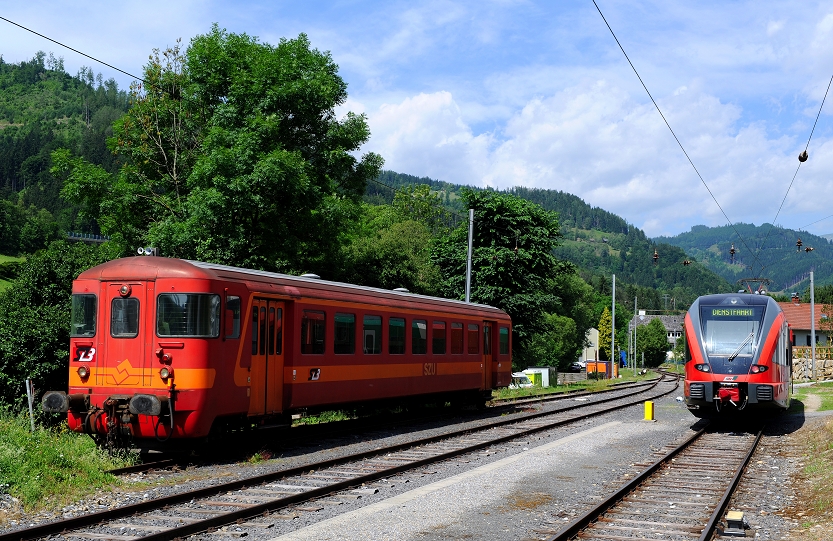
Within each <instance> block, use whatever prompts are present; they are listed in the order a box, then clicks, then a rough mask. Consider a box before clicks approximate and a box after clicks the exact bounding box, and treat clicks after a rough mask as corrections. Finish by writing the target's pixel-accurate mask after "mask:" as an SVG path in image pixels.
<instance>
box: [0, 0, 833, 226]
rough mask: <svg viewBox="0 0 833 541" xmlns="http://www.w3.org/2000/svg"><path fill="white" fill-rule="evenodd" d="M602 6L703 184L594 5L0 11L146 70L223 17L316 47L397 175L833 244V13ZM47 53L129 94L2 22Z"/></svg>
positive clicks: (610, 0)
mask: <svg viewBox="0 0 833 541" xmlns="http://www.w3.org/2000/svg"><path fill="white" fill-rule="evenodd" d="M596 1H597V3H598V5H599V8H600V9H601V11H602V13H604V16H605V18H606V19H607V21H608V23H609V24H610V25H611V27H612V28H613V31H614V32H615V33H616V36H617V37H618V39H619V41H620V42H621V43H622V46H623V47H624V49H625V51H626V52H627V54H628V57H629V58H630V60H631V62H633V64H634V66H635V67H636V69H637V71H638V72H639V75H640V76H641V78H642V80H643V81H644V83H645V85H646V86H647V88H648V90H649V91H650V93H651V95H652V96H653V97H654V99H655V101H656V103H657V104H658V105H659V107H660V109H661V110H662V113H663V115H664V116H665V118H666V119H667V120H668V122H669V124H670V125H671V127H672V128H673V130H674V132H675V133H676V136H677V138H678V139H679V141H680V143H681V144H682V146H683V147H684V148H685V151H686V152H687V153H688V156H689V157H690V158H691V161H692V162H693V164H694V166H695V167H696V169H697V171H699V173H700V175H701V176H702V180H701V179H700V177H698V174H697V172H696V171H695V169H694V168H693V167H692V165H691V163H689V161H688V159H687V158H686V155H685V154H684V153H683V151H682V150H681V149H680V146H679V145H678V144H677V142H676V141H675V138H674V136H673V135H672V134H671V132H670V131H669V129H668V127H666V125H665V123H664V122H663V119H662V117H661V116H660V114H659V113H658V112H657V109H656V108H655V107H654V105H653V103H652V102H651V99H650V97H649V96H648V94H647V93H646V91H645V89H644V88H643V87H642V85H641V84H640V82H639V79H638V78H637V76H636V75H635V74H634V72H633V70H632V69H631V67H630V65H629V64H628V61H627V60H626V59H625V57H624V55H623V54H622V52H621V50H620V49H619V47H618V46H617V44H616V41H615V40H614V39H613V37H612V35H611V33H610V31H609V30H608V29H607V27H606V26H605V23H604V21H603V20H602V17H601V16H600V14H599V12H598V11H597V10H596V7H595V6H594V4H593V1H592V0H558V1H540V2H538V1H515V0H491V1H490V0H478V1H453V0H436V1H428V2H416V1H400V0H389V1H385V2H379V1H376V2H373V1H358V0H356V1H350V0H343V1H338V0H336V1H330V2H318V1H306V2H296V1H282V0H274V1H268V2H267V1H262V0H261V1H240V0H238V1H236V2H224V1H219V0H218V1H196V0H181V1H177V2H170V1H167V2H161V1H158V0H145V1H143V2H141V3H135V2H133V3H124V4H121V3H114V2H102V1H98V0H87V1H84V2H79V1H67V0H64V1H55V0H28V1H27V2H19V1H14V2H12V1H10V0H0V16H2V17H5V18H7V19H10V20H12V21H14V22H16V23H19V24H21V25H23V26H26V27H28V28H31V29H32V30H35V31H37V32H39V33H41V34H44V35H46V36H49V37H51V38H53V39H55V40H58V41H60V42H63V43H65V44H67V45H69V46H71V47H73V48H75V49H78V50H80V51H83V52H85V53H87V54H89V55H91V56H94V57H96V58H99V59H101V60H103V61H105V62H107V63H109V64H112V65H113V66H116V67H118V68H120V69H122V70H124V71H126V72H128V73H132V74H136V75H139V74H141V71H142V67H143V65H144V64H145V63H146V62H147V60H148V56H149V55H150V54H151V52H152V50H153V49H154V48H161V49H164V48H165V47H167V46H170V45H174V44H175V43H176V40H177V39H178V38H181V39H182V42H183V43H184V44H187V43H188V42H189V41H190V39H191V38H192V37H194V36H196V35H199V34H203V33H206V32H208V31H209V30H210V28H211V25H212V23H217V24H218V25H219V26H220V27H221V28H225V29H227V30H228V31H229V32H235V33H244V32H245V33H246V34H248V35H250V36H256V37H258V38H259V39H260V40H261V41H262V42H267V43H272V44H275V43H277V42H278V41H279V40H280V39H281V38H294V37H297V36H298V34H299V33H305V34H306V35H307V36H309V39H310V41H311V43H312V45H313V47H315V48H317V49H319V50H322V51H329V52H330V53H331V55H332V57H333V59H334V61H335V62H336V63H337V64H338V66H339V74H340V75H341V77H342V78H343V79H344V80H345V81H346V82H347V84H348V93H349V98H348V100H347V102H346V103H345V104H343V105H342V106H340V107H339V109H338V110H337V113H338V114H339V115H343V114H346V113H347V111H353V112H356V113H363V114H365V115H366V117H367V120H368V123H369V125H370V129H371V133H372V135H371V138H370V140H369V141H368V143H367V144H366V145H365V146H364V147H363V148H362V150H361V152H369V151H372V152H377V153H379V154H381V155H382V157H383V158H384V159H385V168H386V169H390V170H393V171H397V172H399V173H407V174H411V175H417V176H427V177H431V178H434V179H438V180H444V181H447V182H452V183H458V184H468V185H472V186H491V187H494V188H497V189H505V188H510V187H512V186H527V187H531V188H544V189H553V190H561V191H564V192H568V193H572V194H575V195H577V196H579V197H581V198H582V199H583V200H585V201H586V202H587V203H589V204H591V205H593V206H598V207H601V208H603V209H605V210H608V211H610V212H613V213H615V214H618V215H620V216H622V217H623V218H624V219H626V220H627V221H628V222H629V223H632V224H634V225H636V226H637V227H639V228H642V229H643V230H644V231H645V232H646V233H647V234H648V235H649V236H652V237H653V236H659V235H675V234H678V233H681V232H685V231H688V230H689V229H690V228H691V227H692V226H694V225H698V224H705V225H710V226H720V225H726V224H727V223H728V222H729V221H731V222H733V223H736V222H745V223H754V224H756V225H760V224H762V223H775V224H778V225H782V226H784V227H791V228H795V229H803V230H806V231H809V232H811V233H815V234H826V233H833V91H831V95H829V96H828V97H827V101H826V103H825V105H824V108H823V109H822V112H821V116H820V117H819V119H818V124H817V125H816V127H815V131H814V133H813V136H812V139H811V140H810V144H809V148H808V152H809V155H810V158H809V160H808V161H807V162H805V163H803V164H802V165H801V167H800V168H798V166H799V161H798V159H797V156H798V154H799V153H800V152H801V151H802V150H803V149H804V148H805V146H806V145H807V142H808V139H810V133H811V130H812V129H813V124H814V122H815V120H816V115H817V114H818V112H819V107H820V105H821V103H822V99H823V98H824V96H825V91H826V89H827V87H828V83H829V82H830V81H831V76H833V0H826V1H816V2H800V3H799V2H783V1H770V0H755V1H754V2H753V1H731V0H720V1H712V0H701V1H698V2H691V1H690V0H687V1H680V0H661V1H660V0H628V1H623V0H596ZM39 50H42V51H45V52H46V53H49V52H52V53H53V54H54V55H55V56H56V57H58V56H59V57H63V59H64V66H65V69H66V70H67V71H68V72H69V73H71V74H75V73H76V72H77V71H78V69H79V68H80V67H81V66H90V67H92V68H93V69H94V71H96V72H100V73H101V74H102V75H103V77H104V79H108V78H110V77H113V78H115V79H116V81H117V82H118V83H119V87H121V88H127V87H128V86H129V84H130V82H131V80H132V79H131V78H130V77H128V76H126V75H123V74H121V73H118V72H116V71H113V70H112V69H110V68H108V67H106V66H103V65H100V64H96V63H94V62H93V61H91V60H89V59H88V58H84V57H82V56H80V55H78V54H77V53H74V52H72V51H70V50H67V49H63V48H62V47H60V46H59V45H56V44H54V43H51V42H49V41H46V40H44V39H43V38H41V37H38V36H36V35H34V34H30V33H28V32H26V31H24V30H21V29H20V28H17V27H15V26H12V25H11V24H9V23H7V22H5V21H2V20H0V55H2V56H3V59H4V60H5V61H6V62H19V61H22V60H28V59H30V58H32V57H33V56H34V54H35V53H36V52H37V51H39ZM796 171H798V172H797V174H796ZM793 178H794V180H793ZM715 200H716V202H715ZM782 202H783V207H782V208H781V209H780V212H779V207H781V205H782ZM721 209H722V210H721ZM724 213H725V215H724ZM727 217H728V219H727Z"/></svg>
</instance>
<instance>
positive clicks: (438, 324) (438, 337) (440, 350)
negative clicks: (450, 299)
mask: <svg viewBox="0 0 833 541" xmlns="http://www.w3.org/2000/svg"><path fill="white" fill-rule="evenodd" d="M431 353H433V354H434V355H445V321H435V322H434V324H433V326H432V328H431Z"/></svg>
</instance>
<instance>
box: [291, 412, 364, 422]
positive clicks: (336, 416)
mask: <svg viewBox="0 0 833 541" xmlns="http://www.w3.org/2000/svg"><path fill="white" fill-rule="evenodd" d="M356 417H357V416H356V414H355V412H348V411H341V410H336V411H322V412H321V413H318V414H317V415H309V416H307V417H301V418H300V419H294V420H293V421H292V426H300V425H321V424H324V423H334V422H337V421H349V420H350V419H355V418H356Z"/></svg>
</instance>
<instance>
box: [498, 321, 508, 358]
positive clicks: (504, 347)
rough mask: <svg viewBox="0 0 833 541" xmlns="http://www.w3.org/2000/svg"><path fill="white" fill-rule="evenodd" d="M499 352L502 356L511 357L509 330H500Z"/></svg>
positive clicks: (505, 328)
mask: <svg viewBox="0 0 833 541" xmlns="http://www.w3.org/2000/svg"><path fill="white" fill-rule="evenodd" d="M498 351H499V352H500V354H501V355H509V328H508V327H500V328H499V329H498Z"/></svg>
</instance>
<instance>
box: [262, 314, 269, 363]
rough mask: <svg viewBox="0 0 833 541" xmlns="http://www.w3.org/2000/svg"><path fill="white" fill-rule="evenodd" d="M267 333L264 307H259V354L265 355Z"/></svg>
mask: <svg viewBox="0 0 833 541" xmlns="http://www.w3.org/2000/svg"><path fill="white" fill-rule="evenodd" d="M268 336H269V335H268V334H266V307H265V306H261V307H260V354H261V355H266V339H267V338H268Z"/></svg>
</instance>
